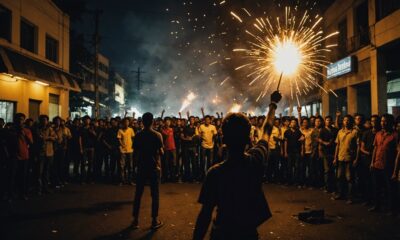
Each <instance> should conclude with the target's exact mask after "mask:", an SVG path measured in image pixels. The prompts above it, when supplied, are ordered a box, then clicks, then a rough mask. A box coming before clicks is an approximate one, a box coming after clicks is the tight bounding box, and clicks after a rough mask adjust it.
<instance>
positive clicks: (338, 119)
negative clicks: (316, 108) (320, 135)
mask: <svg viewBox="0 0 400 240" xmlns="http://www.w3.org/2000/svg"><path fill="white" fill-rule="evenodd" d="M341 115H342V113H341V112H340V111H339V110H338V111H336V118H335V127H336V128H337V129H340V116H341Z"/></svg>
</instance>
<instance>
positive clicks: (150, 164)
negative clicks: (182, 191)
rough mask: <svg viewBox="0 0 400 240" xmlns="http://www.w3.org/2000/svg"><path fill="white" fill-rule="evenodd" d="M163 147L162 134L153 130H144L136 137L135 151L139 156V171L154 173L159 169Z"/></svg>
mask: <svg viewBox="0 0 400 240" xmlns="http://www.w3.org/2000/svg"><path fill="white" fill-rule="evenodd" d="M162 147H163V140H162V136H161V134H160V133H158V132H156V131H154V130H153V129H150V130H149V129H144V130H143V131H140V132H139V133H138V134H137V135H136V136H135V141H134V142H133V149H135V151H136V153H137V156H138V163H137V164H138V165H137V166H138V171H153V170H155V169H156V168H157V163H158V160H159V157H160V153H159V150H160V149H161V148H162Z"/></svg>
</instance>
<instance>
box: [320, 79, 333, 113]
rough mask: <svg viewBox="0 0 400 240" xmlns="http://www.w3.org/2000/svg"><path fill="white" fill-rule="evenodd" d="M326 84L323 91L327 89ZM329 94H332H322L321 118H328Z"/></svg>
mask: <svg viewBox="0 0 400 240" xmlns="http://www.w3.org/2000/svg"><path fill="white" fill-rule="evenodd" d="M327 85H328V84H325V86H324V87H325V89H329V88H328V87H327ZM329 94H332V93H330V92H328V93H323V94H322V111H321V112H322V116H323V117H325V116H328V115H329Z"/></svg>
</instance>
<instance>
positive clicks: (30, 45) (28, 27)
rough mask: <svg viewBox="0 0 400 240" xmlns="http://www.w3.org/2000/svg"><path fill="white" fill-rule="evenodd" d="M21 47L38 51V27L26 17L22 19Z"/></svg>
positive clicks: (34, 51)
mask: <svg viewBox="0 0 400 240" xmlns="http://www.w3.org/2000/svg"><path fill="white" fill-rule="evenodd" d="M20 44H21V47H22V48H24V49H26V50H28V51H30V52H33V53H36V52H37V27H36V26H35V25H33V24H32V23H30V22H28V21H27V20H25V19H21V43H20Z"/></svg>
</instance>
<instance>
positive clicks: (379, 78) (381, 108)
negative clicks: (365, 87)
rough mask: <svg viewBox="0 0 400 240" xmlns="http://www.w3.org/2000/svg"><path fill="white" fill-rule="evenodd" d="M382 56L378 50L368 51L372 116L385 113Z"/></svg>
mask: <svg viewBox="0 0 400 240" xmlns="http://www.w3.org/2000/svg"><path fill="white" fill-rule="evenodd" d="M382 55H383V54H382V53H381V52H380V51H379V50H378V49H373V50H371V51H370V59H371V112H372V114H383V113H387V78H386V73H385V63H384V57H383V56H382Z"/></svg>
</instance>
